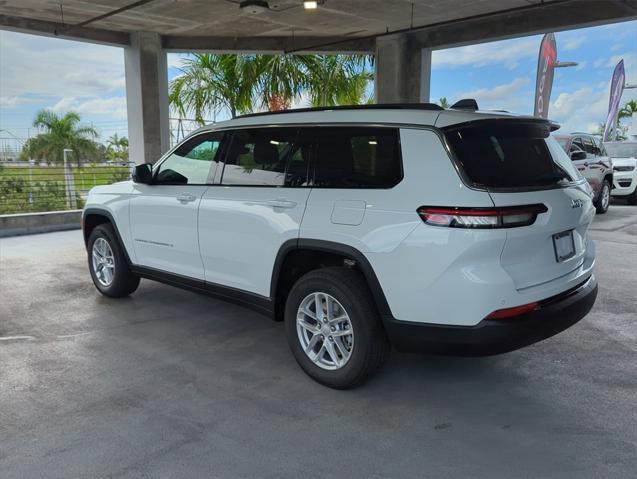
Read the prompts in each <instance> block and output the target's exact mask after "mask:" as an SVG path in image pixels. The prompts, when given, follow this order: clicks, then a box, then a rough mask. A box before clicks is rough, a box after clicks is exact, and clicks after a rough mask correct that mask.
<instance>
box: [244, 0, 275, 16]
mask: <svg viewBox="0 0 637 479" xmlns="http://www.w3.org/2000/svg"><path fill="white" fill-rule="evenodd" d="M239 8H240V9H241V11H242V12H245V13H250V14H252V15H258V14H259V13H263V12H267V11H268V10H270V5H268V2H266V1H265V0H244V1H243V2H241V3H240V4H239Z"/></svg>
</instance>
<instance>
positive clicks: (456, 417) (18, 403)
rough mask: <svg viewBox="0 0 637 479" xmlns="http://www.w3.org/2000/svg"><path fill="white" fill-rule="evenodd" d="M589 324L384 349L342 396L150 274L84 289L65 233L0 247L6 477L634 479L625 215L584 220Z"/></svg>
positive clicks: (631, 313) (273, 342)
mask: <svg viewBox="0 0 637 479" xmlns="http://www.w3.org/2000/svg"><path fill="white" fill-rule="evenodd" d="M591 236H592V237H593V238H594V239H595V240H596V241H597V254H598V259H597V267H596V274H597V277H598V279H599V285H600V293H599V296H598V300H597V303H596V305H595V307H594V309H593V311H592V312H591V314H590V315H589V316H587V317H586V318H585V319H584V320H582V321H581V322H580V323H578V324H577V325H575V326H574V327H573V328H571V329H569V330H567V331H565V332H564V333H562V334H560V335H558V336H556V337H554V338H551V339H549V340H547V341H544V342H542V343H539V344H536V345H533V346H530V347H528V348H526V349H523V350H520V351H516V352H513V353H509V354H506V355H502V356H497V357H489V358H480V359H475V358H473V359H472V358H463V359H460V358H443V357H429V356H419V355H406V354H398V353H394V354H393V356H392V358H391V360H390V361H389V362H388V364H387V366H386V367H385V369H384V370H383V371H382V373H381V374H380V375H379V376H378V377H377V378H376V379H374V380H373V381H372V382H370V383H368V384H366V385H365V386H363V387H361V388H359V389H356V390H353V391H345V392H343V391H335V390H331V389H328V388H325V387H323V386H320V385H319V384H317V383H315V382H314V381H312V380H311V379H310V378H308V377H307V376H306V375H305V374H304V373H303V372H302V371H301V369H300V368H298V366H297V365H296V363H295V362H294V359H293V358H292V355H291V353H290V352H289V350H288V347H287V344H286V341H285V337H284V334H283V326H282V324H281V323H275V322H271V321H269V320H267V319H265V318H264V317H262V316H260V315H258V314H256V313H254V312H252V311H250V310H246V309H243V308H241V307H239V306H235V305H232V304H227V303H224V302H221V301H218V300H215V299H211V298H208V297H204V296H199V295H196V294H194V293H190V292H186V291H182V290H179V289H175V288H171V287H169V286H164V285H161V284H157V283H153V282H150V281H146V280H144V281H143V282H142V285H141V286H140V288H139V290H138V291H137V292H136V293H135V294H134V295H132V296H131V297H130V298H127V299H121V300H111V299H107V298H105V297H103V296H101V295H100V294H98V293H97V291H96V290H95V288H94V287H93V284H92V283H91V280H90V277H89V274H88V271H87V267H86V259H85V251H84V246H83V243H82V237H81V233H80V232H79V231H70V232H60V233H50V234H46V235H36V236H23V237H14V238H6V239H2V240H0V471H1V472H0V476H1V477H2V478H3V479H8V478H24V477H60V478H69V477H193V478H194V477H260V478H267V477H282V476H286V477H305V478H313V477H316V478H325V477H399V476H400V477H436V478H441V477H450V476H454V477H489V478H493V477H503V478H509V477H543V478H549V477H580V478H583V477H618V478H626V477H634V474H635V470H637V413H636V406H637V302H636V300H635V296H636V294H635V291H636V288H637V207H630V206H626V205H624V204H621V203H620V204H616V205H612V206H611V209H610V210H609V212H608V214H607V215H604V216H598V217H597V218H596V220H595V224H594V227H593V231H592V232H591Z"/></svg>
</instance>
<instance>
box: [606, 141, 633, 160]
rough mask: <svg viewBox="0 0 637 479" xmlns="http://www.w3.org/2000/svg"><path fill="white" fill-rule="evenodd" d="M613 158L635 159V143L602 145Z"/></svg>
mask: <svg viewBox="0 0 637 479" xmlns="http://www.w3.org/2000/svg"><path fill="white" fill-rule="evenodd" d="M604 146H605V147H606V151H607V152H608V155H609V156H612V157H613V158H637V143H604Z"/></svg>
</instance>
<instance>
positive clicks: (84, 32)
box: [0, 14, 130, 46]
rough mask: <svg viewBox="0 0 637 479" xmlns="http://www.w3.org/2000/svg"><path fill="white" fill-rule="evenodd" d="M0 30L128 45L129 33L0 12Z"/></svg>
mask: <svg viewBox="0 0 637 479" xmlns="http://www.w3.org/2000/svg"><path fill="white" fill-rule="evenodd" d="M0 30H11V31H14V32H21V33H31V34H37V35H45V36H50V37H59V38H67V39H70V40H80V41H85V42H90V43H99V44H103V45H115V46H128V45H130V35H129V34H128V33H126V32H116V31H112V30H102V29H99V28H87V27H78V26H74V25H66V24H62V23H57V22H48V21H45V20H34V19H31V18H24V17H14V16H10V15H1V14H0Z"/></svg>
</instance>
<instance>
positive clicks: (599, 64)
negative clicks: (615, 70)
mask: <svg viewBox="0 0 637 479" xmlns="http://www.w3.org/2000/svg"><path fill="white" fill-rule="evenodd" d="M605 63H606V58H604V57H599V58H597V59H596V60H595V63H593V66H594V67H595V68H600V67H602V66H604V64H605Z"/></svg>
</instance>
